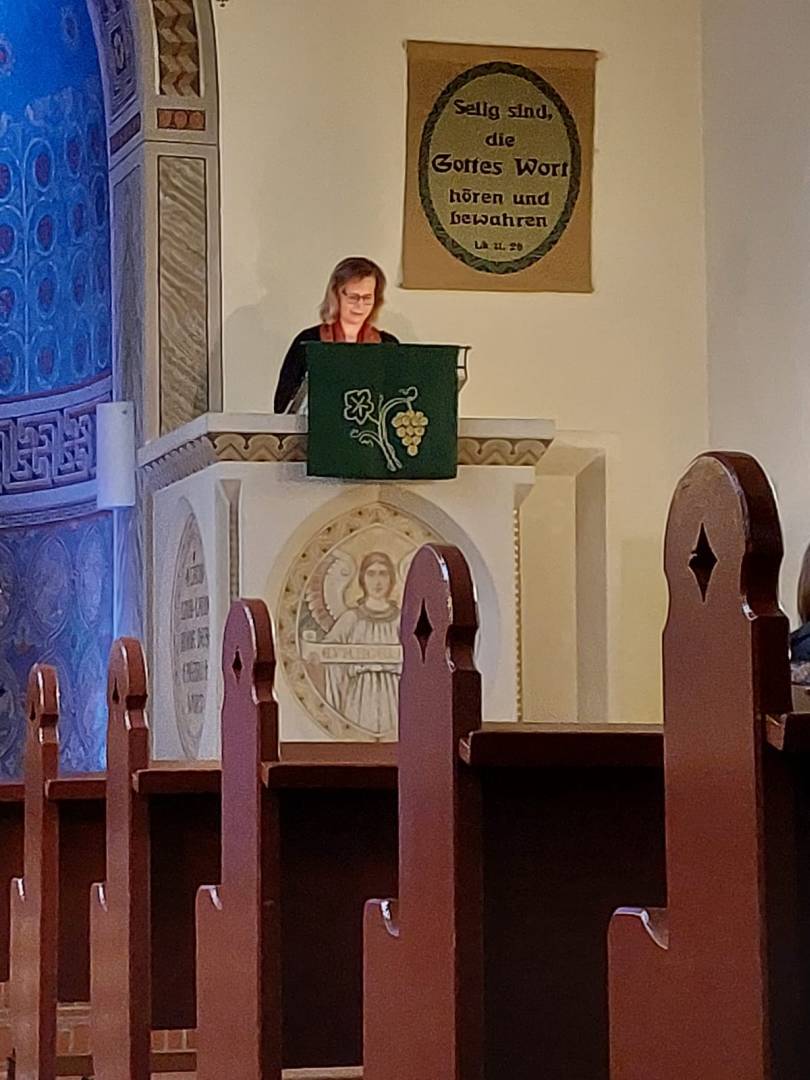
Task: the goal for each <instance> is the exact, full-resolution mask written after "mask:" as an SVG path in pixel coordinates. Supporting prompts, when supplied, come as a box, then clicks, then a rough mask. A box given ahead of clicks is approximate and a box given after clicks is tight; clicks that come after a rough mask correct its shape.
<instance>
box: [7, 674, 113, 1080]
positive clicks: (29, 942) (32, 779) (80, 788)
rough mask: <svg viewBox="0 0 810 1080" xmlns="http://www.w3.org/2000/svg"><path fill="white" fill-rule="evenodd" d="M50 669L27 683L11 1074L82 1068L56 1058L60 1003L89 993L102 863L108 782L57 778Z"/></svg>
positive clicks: (28, 1078)
mask: <svg viewBox="0 0 810 1080" xmlns="http://www.w3.org/2000/svg"><path fill="white" fill-rule="evenodd" d="M58 700H59V695H58V686H57V680H56V672H55V671H54V669H53V668H51V667H48V666H46V665H40V664H37V665H35V666H34V667H33V668H32V670H31V674H30V678H29V681H28V707H27V709H28V730H27V733H26V745H25V759H24V761H25V763H24V769H25V841H24V871H23V876H22V878H18V879H16V880H15V881H14V882H13V883H12V889H11V935H10V936H11V980H10V994H9V996H10V1010H11V1028H12V1040H13V1045H14V1059H13V1065H12V1066H10V1070H9V1071H10V1074H11V1072H12V1070H13V1074H14V1075H15V1077H16V1080H53V1078H54V1077H56V1076H57V1075H79V1074H81V1073H82V1072H84V1071H86V1066H87V1062H86V1059H85V1058H84V1057H81V1058H78V1059H73V1058H68V1059H62V1060H61V1061H60V1062H59V1063H58V1062H57V1005H58V1003H59V1002H64V1003H71V1002H86V1001H87V1000H88V998H89V974H90V973H89V954H88V949H87V941H88V929H89V928H88V920H89V911H88V906H87V896H88V894H89V890H90V885H91V883H92V882H93V880H95V879H96V878H98V877H99V876H103V868H104V778H103V777H99V776H90V775H87V776H75V777H64V778H60V777H59V743H58V737H57V723H58Z"/></svg>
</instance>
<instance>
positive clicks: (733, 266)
mask: <svg viewBox="0 0 810 1080" xmlns="http://www.w3.org/2000/svg"><path fill="white" fill-rule="evenodd" d="M704 25H705V79H704V84H705V117H706V120H705V141H706V200H707V205H706V217H707V261H708V312H709V356H710V358H711V362H710V403H711V440H712V445H715V446H722V447H725V448H726V449H738V450H747V451H748V452H750V453H753V454H755V455H756V456H757V457H758V458H759V460H760V461H761V462H762V464H763V465H764V466H765V468H766V469H767V471H768V473H769V475H770V476H771V478H772V480H773V482H774V486H775V488H776V493H777V497H778V499H779V508H780V513H781V516H782V526H783V531H784V535H785V551H786V559H785V564H784V570H783V574H782V587H783V603H784V606H785V607H786V609H787V610H788V611H789V612H790V613H791V615H793V614H794V609H795V605H794V593H795V588H796V581H797V579H798V572H799V566H800V562H801V556H802V553H803V551H804V548H805V546H806V545H807V543H808V541H810V491H809V490H808V489H809V487H810V485H809V484H808V466H807V463H808V460H809V459H810V424H808V408H810V363H808V352H809V351H810V349H809V347H808V342H810V257H808V252H810V188H808V184H807V177H808V168H810V133H808V123H807V102H808V100H810V65H809V64H808V61H807V57H808V53H809V52H810V8H808V5H807V3H806V2H805V0H726V2H725V3H723V4H717V3H712V2H707V3H706V5H705V16H704Z"/></svg>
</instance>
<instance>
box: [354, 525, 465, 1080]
mask: <svg viewBox="0 0 810 1080" xmlns="http://www.w3.org/2000/svg"><path fill="white" fill-rule="evenodd" d="M477 631H478V613H477V610H476V601H475V593H474V589H473V583H472V579H471V577H470V572H469V568H468V566H467V563H466V561H465V559H464V557H463V556H462V554H461V552H460V551H459V550H458V549H457V548H454V547H449V546H439V545H427V546H425V547H423V548H421V549H420V550H419V551H418V552H417V554H416V556H415V558H414V560H413V562H412V564H411V568H410V571H409V573H408V579H407V582H406V585H405V593H404V596H403V602H402V617H401V624H400V638H401V641H402V650H403V668H402V679H401V683H400V706H399V723H400V726H399V808H400V812H399V873H400V886H399V899H398V901H395V900H374V901H371V902H370V903H368V904H367V905H366V910H365V991H364V993H365V998H364V1000H365V1006H364V1009H365V1024H364V1076H365V1077H366V1078H367V1080H406V1078H407V1080H416V1078H418V1077H428V1076H430V1077H433V1078H435V1080H453V1078H456V1077H458V1078H462V1077H463V1078H464V1080H471V1078H473V1077H478V1076H483V1037H484V1023H483V943H482V886H481V881H480V878H481V840H480V804H479V792H478V790H477V787H476V785H475V783H474V782H473V781H472V778H471V775H470V774H469V773H468V772H467V771H466V770H464V769H463V767H462V763H461V760H460V758H459V756H458V746H459V741H460V740H461V739H462V738H463V737H464V736H466V735H467V734H468V733H469V732H470V731H471V730H472V729H474V728H477V727H479V726H480V723H481V677H480V674H479V672H478V671H477V669H476V666H475V662H474V658H473V650H474V646H475V638H476V634H477Z"/></svg>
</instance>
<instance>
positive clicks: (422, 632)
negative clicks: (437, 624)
mask: <svg viewBox="0 0 810 1080" xmlns="http://www.w3.org/2000/svg"><path fill="white" fill-rule="evenodd" d="M413 633H414V637H415V638H416V640H417V641H418V642H419V648H420V650H421V652H422V663H424V661H425V655H426V654H427V647H428V642H429V641H430V639H431V636H432V634H433V626H432V625H431V622H430V619H429V618H428V613H427V608H426V607H425V601H424V600H423V601H422V610H421V611H420V612H419V618H418V619H417V621H416V628H415V629H414V632H413Z"/></svg>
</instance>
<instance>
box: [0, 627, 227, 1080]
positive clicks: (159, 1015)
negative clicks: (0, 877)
mask: <svg viewBox="0 0 810 1080" xmlns="http://www.w3.org/2000/svg"><path fill="white" fill-rule="evenodd" d="M110 671H111V675H110V695H109V702H110V723H109V750H108V758H109V771H108V774H107V776H106V777H105V776H95V775H83V776H68V777H60V776H59V775H58V769H59V748H58V739H57V722H58V715H57V702H58V689H57V684H56V675H55V672H54V671H53V669H51V668H48V667H42V666H37V667H35V668H34V669H33V670H32V674H31V680H30V683H29V714H30V721H29V728H28V734H27V743H26V750H25V865H24V876H23V878H22V879H21V880H20V881H18V882H15V884H14V888H13V890H12V896H11V898H12V917H11V943H12V944H11V980H10V991H9V993H10V1001H11V1028H12V1042H13V1046H14V1055H13V1062H12V1069H13V1071H14V1075H15V1076H16V1078H17V1080H21V1078H29V1077H30V1078H34V1077H36V1078H38V1080H49V1078H50V1077H55V1076H78V1075H89V1074H91V1073H93V1075H95V1076H97V1077H99V1078H100V1080H104V1077H107V1076H109V1077H120V1078H122V1080H123V1078H124V1077H126V1078H127V1080H136V1077H137V1076H139V1075H144V1076H149V1075H150V1072H163V1073H165V1072H180V1071H189V1070H191V1069H193V1068H194V1054H193V1051H191V1050H189V1049H184V1048H182V1047H180V1046H177V1047H172V1043H178V1042H179V1041H180V1040H181V1039H182V1038H183V1037H184V1034H185V1031H186V1030H188V1029H193V1028H194V1027H195V1023H196V1005H195V997H196V980H195V976H194V962H195V923H194V898H195V895H196V891H197V888H198V886H199V884H200V882H201V881H204V880H206V879H209V878H210V877H211V875H212V874H217V873H218V870H219V784H220V777H219V769H218V767H215V766H211V765H202V766H196V765H192V766H190V765H187V764H185V763H182V764H181V763H172V762H169V763H151V762H150V761H149V740H148V730H147V728H146V726H145V722H144V719H143V704H144V702H145V698H146V688H145V671H144V665H143V657H142V654H141V651H140V647H139V646H138V645H137V643H135V642H132V641H126V640H125V641H123V642H117V643H116V644H115V646H114V647H113V652H112V660H111V669H110ZM119 688H120V689H119ZM108 796H109V810H110V813H109V815H106V813H105V812H106V809H107V798H108ZM106 851H109V867H110V871H111V874H110V882H109V886H110V887H109V888H108V887H107V883H106V882H105V885H104V886H100V887H99V886H97V887H96V888H95V890H94V896H95V897H96V899H97V903H96V905H95V908H94V911H93V935H94V939H96V940H94V949H93V951H94V958H93V979H92V984H93V985H92V998H93V1008H92V1010H91V1009H90V1007H89V1004H88V1003H89V1002H90V999H91V979H90V904H89V900H90V893H91V887H92V886H93V882H97V881H100V880H104V878H105V876H106V870H105V867H106V865H107V860H106V858H105V854H106ZM150 971H151V979H147V980H146V981H144V982H141V981H140V979H139V976H140V975H141V974H143V973H144V972H146V973H147V975H148V974H149V973H150ZM68 1021H72V1022H73V1023H74V1024H75V1023H76V1022H77V1021H80V1022H81V1026H82V1028H83V1035H84V1038H83V1045H82V1048H81V1051H80V1052H78V1051H77V1052H65V1050H64V1048H63V1047H61V1046H60V1045H59V1044H58V1040H57V1031H58V1029H59V1028H60V1027H64V1026H65V1024H66V1023H67V1022H68ZM88 1025H91V1026H92V1028H93V1032H92V1036H93V1037H92V1043H93V1044H94V1045H93V1047H92V1049H94V1050H95V1054H92V1053H91V1052H90V1051H91V1045H90V1042H91V1040H90V1037H89V1033H88V1031H87V1030H86V1029H87V1028H88ZM159 1032H167V1037H165V1038H164V1039H163V1045H162V1046H161V1043H160V1040H159V1039H156V1038H155V1035H156V1034H157V1033H159ZM168 1032H170V1033H171V1035H172V1036H174V1038H171V1037H168ZM144 1042H145V1044H146V1046H147V1059H146V1071H145V1072H143V1073H136V1072H135V1071H133V1068H132V1062H133V1061H134V1060H137V1059H135V1058H134V1057H133V1054H132V1047H133V1046H142V1045H143V1044H144ZM150 1043H152V1044H153V1045H154V1044H157V1047H158V1050H159V1052H157V1053H153V1054H151V1056H150V1054H149V1047H150Z"/></svg>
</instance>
